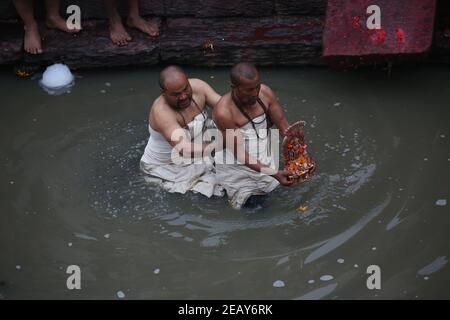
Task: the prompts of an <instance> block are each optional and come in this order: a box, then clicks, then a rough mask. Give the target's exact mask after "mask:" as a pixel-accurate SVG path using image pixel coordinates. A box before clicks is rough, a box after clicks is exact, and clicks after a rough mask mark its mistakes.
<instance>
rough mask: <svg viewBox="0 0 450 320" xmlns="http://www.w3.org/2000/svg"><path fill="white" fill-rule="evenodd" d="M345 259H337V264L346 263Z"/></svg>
mask: <svg viewBox="0 0 450 320" xmlns="http://www.w3.org/2000/svg"><path fill="white" fill-rule="evenodd" d="M344 261H345V260H344V259H342V258H339V259H337V263H344Z"/></svg>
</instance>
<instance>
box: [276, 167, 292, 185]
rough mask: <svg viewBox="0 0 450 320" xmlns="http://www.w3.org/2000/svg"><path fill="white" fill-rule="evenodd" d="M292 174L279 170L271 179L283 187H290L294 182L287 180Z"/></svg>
mask: <svg viewBox="0 0 450 320" xmlns="http://www.w3.org/2000/svg"><path fill="white" fill-rule="evenodd" d="M291 175H292V174H291V173H290V172H289V171H287V170H282V171H281V170H280V171H278V172H277V173H275V174H274V175H273V176H272V177H274V178H275V179H277V180H278V182H279V183H280V184H281V185H282V186H285V187H290V186H292V185H293V184H294V182H295V180H292V179H289V176H291Z"/></svg>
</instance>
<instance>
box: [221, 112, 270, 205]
mask: <svg viewBox="0 0 450 320" xmlns="http://www.w3.org/2000/svg"><path fill="white" fill-rule="evenodd" d="M253 123H254V124H255V128H256V130H258V135H259V138H258V136H257V134H256V132H255V130H254V129H253V126H252V124H251V122H248V123H246V124H245V125H243V126H242V127H241V128H240V130H241V135H242V138H243V140H244V143H245V150H246V151H247V152H248V153H249V154H250V155H251V156H252V157H253V158H255V159H258V160H259V161H261V162H262V163H264V164H266V165H268V166H270V167H272V168H274V169H275V161H274V159H273V158H272V156H271V155H272V154H273V153H272V150H271V143H270V133H269V130H267V119H266V114H262V115H260V116H258V117H256V118H254V119H253ZM215 161H216V176H217V180H218V181H220V184H221V185H222V186H223V187H224V188H225V190H226V192H227V195H228V198H229V201H230V203H231V206H232V207H233V208H235V209H240V208H241V207H242V206H243V205H244V204H245V202H246V201H247V200H248V198H249V197H250V196H252V195H264V194H266V193H269V192H271V191H272V190H274V189H275V188H276V187H277V186H278V185H279V182H278V181H277V180H276V179H275V178H273V177H271V176H269V175H266V174H263V173H260V172H256V171H254V170H252V169H250V168H249V167H247V166H245V165H244V164H242V163H238V162H237V160H235V158H234V155H233V153H232V151H231V150H227V149H225V151H219V152H216V156H215ZM232 163H234V164H232Z"/></svg>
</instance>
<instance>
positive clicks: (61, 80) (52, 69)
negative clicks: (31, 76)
mask: <svg viewBox="0 0 450 320" xmlns="http://www.w3.org/2000/svg"><path fill="white" fill-rule="evenodd" d="M73 78H74V77H73V75H72V73H71V72H70V69H69V67H67V66H66V65H64V64H61V63H56V64H53V65H51V66H49V67H47V69H46V70H45V71H44V73H43V75H42V80H41V81H42V85H44V86H46V87H47V88H52V89H55V88H59V87H63V86H67V85H69V84H70V83H71V82H72V81H73Z"/></svg>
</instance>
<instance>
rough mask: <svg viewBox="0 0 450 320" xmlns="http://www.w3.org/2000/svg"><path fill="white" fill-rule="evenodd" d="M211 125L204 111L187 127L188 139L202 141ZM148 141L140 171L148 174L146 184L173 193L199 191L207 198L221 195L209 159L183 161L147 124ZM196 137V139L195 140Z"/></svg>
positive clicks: (221, 190)
mask: <svg viewBox="0 0 450 320" xmlns="http://www.w3.org/2000/svg"><path fill="white" fill-rule="evenodd" d="M212 126H213V123H212V121H211V119H208V118H207V114H206V112H205V111H202V112H201V113H199V114H198V115H197V116H196V117H195V118H194V119H193V120H192V121H191V122H189V123H188V124H187V125H186V129H187V130H188V131H189V134H190V136H191V139H192V140H193V141H194V140H197V139H199V138H200V140H199V142H200V143H201V142H202V138H201V136H202V135H203V133H204V130H205V129H209V128H211V127H212ZM148 129H149V132H150V138H149V139H148V143H147V146H146V147H145V152H144V155H143V156H142V158H141V161H140V168H141V170H142V171H143V172H144V173H145V174H147V175H148V176H147V177H146V181H147V182H152V183H156V184H159V185H161V186H162V187H163V188H164V189H165V190H166V191H168V192H172V193H175V192H177V193H182V194H184V193H186V192H187V191H193V192H199V193H201V194H203V195H205V196H207V197H211V196H212V195H215V196H223V195H224V192H223V188H222V187H221V186H220V185H219V184H218V183H217V180H216V174H215V168H214V165H213V160H212V159H211V158H204V159H199V160H191V159H183V158H182V157H181V155H179V153H178V152H177V151H176V150H175V149H174V148H173V147H172V146H171V145H170V144H169V142H168V141H167V140H166V139H165V138H164V137H163V136H162V135H161V134H160V133H159V132H157V131H155V130H154V129H153V128H152V127H151V126H150V125H149V126H148ZM196 138H197V139H196Z"/></svg>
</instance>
